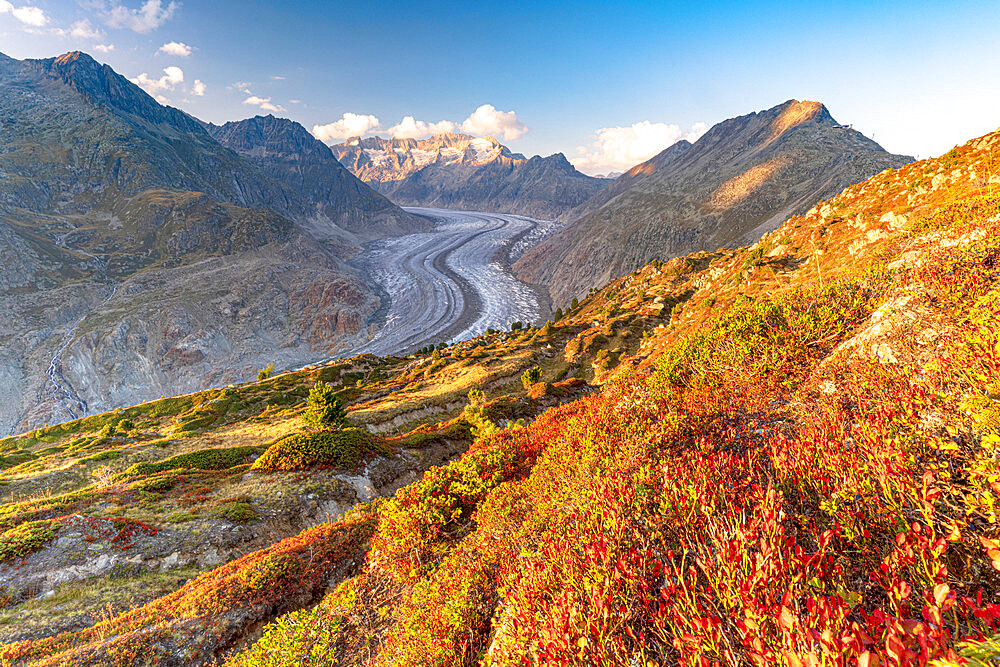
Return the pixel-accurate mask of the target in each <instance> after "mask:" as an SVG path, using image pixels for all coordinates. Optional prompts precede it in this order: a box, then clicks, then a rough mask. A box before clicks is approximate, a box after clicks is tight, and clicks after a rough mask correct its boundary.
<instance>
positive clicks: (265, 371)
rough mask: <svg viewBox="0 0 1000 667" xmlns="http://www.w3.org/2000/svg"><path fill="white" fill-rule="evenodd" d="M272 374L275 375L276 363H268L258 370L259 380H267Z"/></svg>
mask: <svg viewBox="0 0 1000 667" xmlns="http://www.w3.org/2000/svg"><path fill="white" fill-rule="evenodd" d="M272 375H274V364H268V365H267V366H264V368H262V369H260V370H259V371H257V379H258V380H266V379H267V378H269V377H271V376H272Z"/></svg>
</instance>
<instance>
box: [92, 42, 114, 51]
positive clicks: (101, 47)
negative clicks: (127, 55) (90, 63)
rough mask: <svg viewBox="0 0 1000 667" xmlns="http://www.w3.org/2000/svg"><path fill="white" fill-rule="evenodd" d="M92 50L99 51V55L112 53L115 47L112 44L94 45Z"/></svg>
mask: <svg viewBox="0 0 1000 667" xmlns="http://www.w3.org/2000/svg"><path fill="white" fill-rule="evenodd" d="M94 50H95V51H100V52H101V53H111V52H112V51H114V50H115V45H114V44H95V45H94Z"/></svg>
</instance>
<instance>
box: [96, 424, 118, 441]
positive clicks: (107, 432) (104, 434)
mask: <svg viewBox="0 0 1000 667" xmlns="http://www.w3.org/2000/svg"><path fill="white" fill-rule="evenodd" d="M114 434H115V427H114V426H112V425H111V424H105V425H104V426H102V427H101V430H99V431H98V432H97V435H98V436H99V437H101V438H109V437H111V436H113V435H114Z"/></svg>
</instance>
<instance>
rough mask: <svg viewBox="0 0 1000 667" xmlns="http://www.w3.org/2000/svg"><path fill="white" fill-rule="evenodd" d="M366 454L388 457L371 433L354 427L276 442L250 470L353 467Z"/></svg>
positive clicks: (304, 434)
mask: <svg viewBox="0 0 1000 667" xmlns="http://www.w3.org/2000/svg"><path fill="white" fill-rule="evenodd" d="M369 453H375V454H388V453H389V450H388V448H387V447H386V446H385V445H384V444H382V442H381V441H380V440H379V439H378V438H377V437H376V436H374V435H372V434H371V433H368V432H367V431H363V430H361V429H357V428H347V429H343V430H340V431H321V432H319V433H300V434H298V435H291V436H288V437H287V438H283V439H281V440H278V441H277V442H275V443H274V444H273V445H271V446H270V447H268V448H267V451H265V452H264V453H263V454H262V455H261V457H260V458H259V459H257V460H256V461H255V462H254V464H253V466H252V468H253V469H254V470H301V469H303V468H308V467H310V466H333V467H334V468H342V469H347V468H353V467H354V466H355V465H357V464H358V462H359V461H360V460H361V459H362V458H364V457H365V456H366V455H367V454H369Z"/></svg>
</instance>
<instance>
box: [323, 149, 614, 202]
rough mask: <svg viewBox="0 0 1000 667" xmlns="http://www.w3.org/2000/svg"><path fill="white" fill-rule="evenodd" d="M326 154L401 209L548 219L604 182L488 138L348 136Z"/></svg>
mask: <svg viewBox="0 0 1000 667" xmlns="http://www.w3.org/2000/svg"><path fill="white" fill-rule="evenodd" d="M332 148H333V151H334V154H335V155H336V156H337V159H339V160H341V162H343V163H344V165H345V166H347V168H348V169H350V170H351V171H352V172H353V173H354V174H355V175H357V176H358V177H359V178H361V179H362V180H364V181H365V182H367V183H369V184H371V185H373V186H374V187H376V188H377V189H378V190H379V191H380V192H382V193H383V194H385V195H386V196H387V197H388V198H389V199H391V200H392V201H393V202H395V203H397V204H400V205H402V206H426V207H432V208H456V209H465V210H481V211H488V212H494V213H513V214H517V215H526V216H529V217H535V218H543V219H553V218H556V217H558V216H559V215H561V214H562V213H564V212H565V211H566V210H568V209H570V208H573V207H575V206H577V205H579V204H581V203H582V202H584V201H585V200H586V199H588V198H589V197H590V196H591V195H593V194H594V193H595V192H597V191H598V190H600V189H601V188H602V187H604V186H605V185H606V184H607V181H606V180H603V179H597V178H593V177H590V176H586V175H585V174H582V173H580V172H579V171H577V170H576V169H575V168H574V167H573V166H572V165H571V164H570V163H569V161H567V160H566V158H565V156H564V155H562V154H561V153H557V154H555V155H550V156H548V157H544V158H543V157H540V156H537V155H536V156H534V157H531V158H526V157H525V156H523V155H521V154H519V153H513V152H512V151H511V150H510V149H509V148H507V147H506V146H504V145H503V144H501V143H500V142H499V141H497V140H496V139H494V138H493V137H473V136H471V135H467V134H457V133H444V134H438V135H434V136H433V137H430V138H428V139H383V138H381V137H368V138H365V139H358V138H352V139H349V140H348V141H347V142H345V143H342V144H337V145H335V146H333V147H332Z"/></svg>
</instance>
